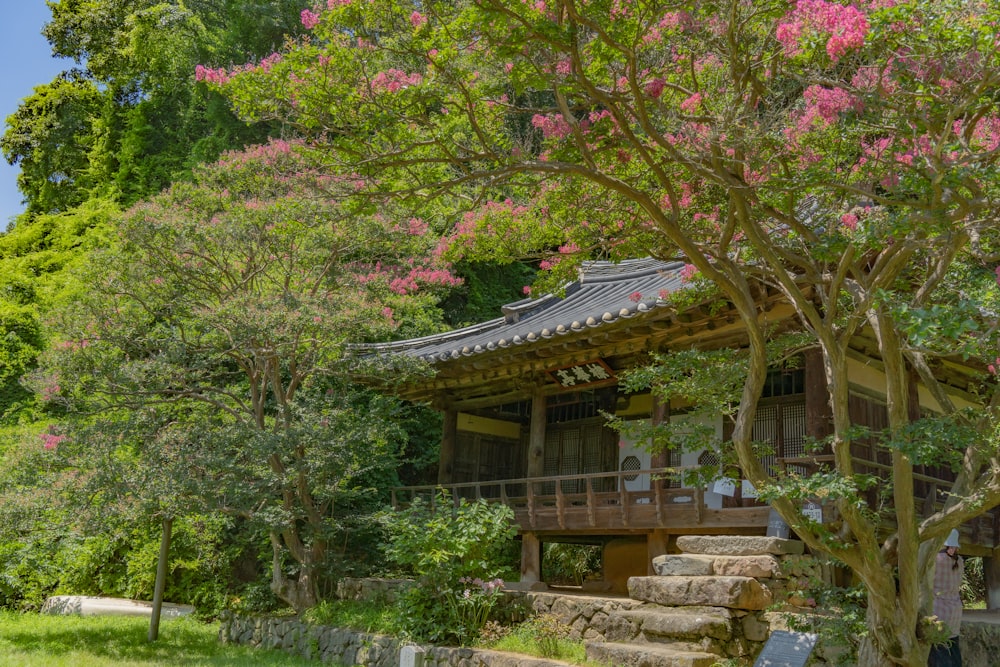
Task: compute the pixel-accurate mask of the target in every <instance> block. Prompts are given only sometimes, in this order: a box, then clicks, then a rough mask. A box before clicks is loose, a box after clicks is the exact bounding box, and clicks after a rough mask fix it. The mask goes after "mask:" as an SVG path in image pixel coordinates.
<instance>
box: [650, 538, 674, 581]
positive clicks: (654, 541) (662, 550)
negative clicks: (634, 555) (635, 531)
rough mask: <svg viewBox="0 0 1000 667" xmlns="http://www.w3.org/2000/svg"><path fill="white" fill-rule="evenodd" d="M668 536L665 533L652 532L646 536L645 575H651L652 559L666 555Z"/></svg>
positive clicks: (652, 572)
mask: <svg viewBox="0 0 1000 667" xmlns="http://www.w3.org/2000/svg"><path fill="white" fill-rule="evenodd" d="M668 540H669V536H668V535H667V533H666V531H663V530H654V531H653V532H651V533H650V534H649V535H647V536H646V574H648V575H653V574H656V572H654V571H653V559H654V558H656V557H657V556H662V555H664V554H666V553H667V541H668Z"/></svg>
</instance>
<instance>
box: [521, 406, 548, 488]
mask: <svg viewBox="0 0 1000 667" xmlns="http://www.w3.org/2000/svg"><path fill="white" fill-rule="evenodd" d="M545 408H546V401H545V394H543V393H542V390H541V389H537V390H535V393H534V395H533V396H532V397H531V425H530V427H529V431H528V465H527V468H526V471H527V476H528V479H529V482H528V485H529V486H534V482H531V481H530V480H531V479H532V478H533V477H541V476H542V475H544V474H545V419H546V409H545ZM535 491H536V492H539V491H540V489H535Z"/></svg>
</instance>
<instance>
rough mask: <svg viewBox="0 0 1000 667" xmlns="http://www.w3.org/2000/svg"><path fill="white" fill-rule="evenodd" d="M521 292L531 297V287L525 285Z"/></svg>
mask: <svg viewBox="0 0 1000 667" xmlns="http://www.w3.org/2000/svg"><path fill="white" fill-rule="evenodd" d="M521 292H523V293H524V294H525V295H527V296H531V285H525V286H524V287H522V288H521Z"/></svg>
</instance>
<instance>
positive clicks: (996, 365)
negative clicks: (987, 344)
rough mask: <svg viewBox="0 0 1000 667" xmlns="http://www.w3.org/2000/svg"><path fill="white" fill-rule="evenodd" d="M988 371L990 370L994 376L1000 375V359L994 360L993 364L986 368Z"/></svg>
mask: <svg viewBox="0 0 1000 667" xmlns="http://www.w3.org/2000/svg"><path fill="white" fill-rule="evenodd" d="M986 370H988V371H989V372H990V373H992V374H993V375H997V374H998V373H1000V357H997V358H996V359H994V360H993V363H992V364H990V365H988V366H987V367H986Z"/></svg>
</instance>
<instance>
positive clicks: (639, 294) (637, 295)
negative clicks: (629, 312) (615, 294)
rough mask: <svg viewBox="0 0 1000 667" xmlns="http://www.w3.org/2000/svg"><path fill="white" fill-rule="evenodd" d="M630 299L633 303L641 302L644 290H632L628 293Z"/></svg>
mask: <svg viewBox="0 0 1000 667" xmlns="http://www.w3.org/2000/svg"><path fill="white" fill-rule="evenodd" d="M628 300H629V301H631V302H632V303H639V302H640V301H642V292H632V293H631V294H629V295H628Z"/></svg>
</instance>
